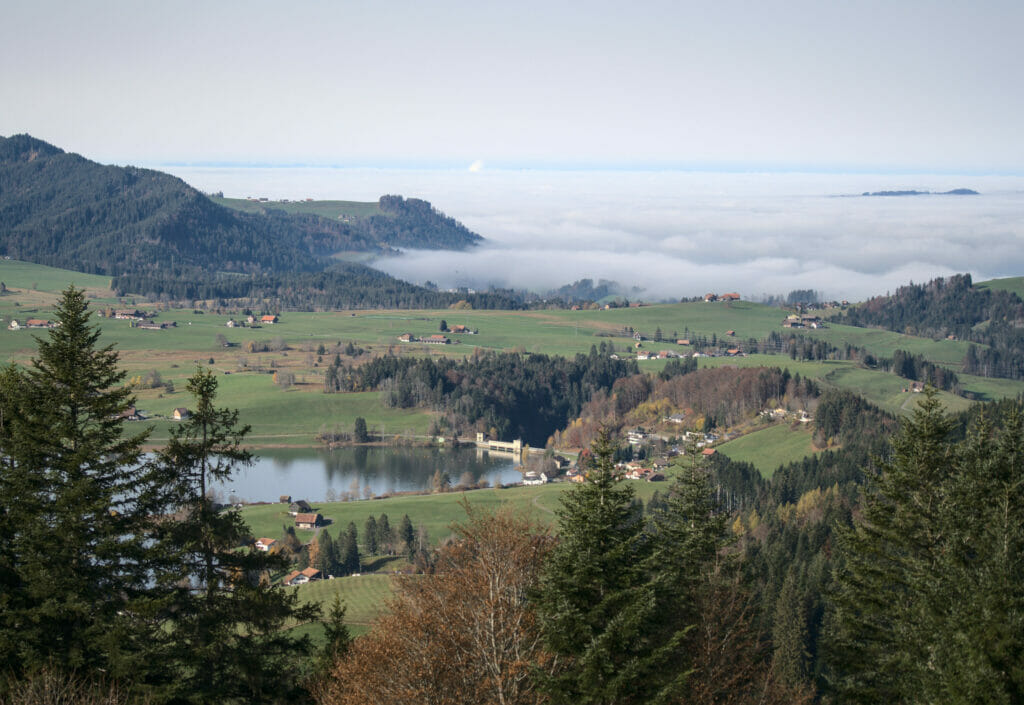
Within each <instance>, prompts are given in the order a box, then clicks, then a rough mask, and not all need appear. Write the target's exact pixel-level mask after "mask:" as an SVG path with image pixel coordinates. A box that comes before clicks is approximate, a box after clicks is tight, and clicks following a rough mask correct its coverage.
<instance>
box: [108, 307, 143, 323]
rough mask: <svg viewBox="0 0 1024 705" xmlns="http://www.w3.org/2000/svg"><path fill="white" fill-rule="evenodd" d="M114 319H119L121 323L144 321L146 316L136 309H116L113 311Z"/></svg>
mask: <svg viewBox="0 0 1024 705" xmlns="http://www.w3.org/2000/svg"><path fill="white" fill-rule="evenodd" d="M114 318H119V319H121V320H122V321H144V320H146V314H144V313H143V312H142V311H139V310H138V309H134V308H132V309H125V308H122V309H118V310H117V311H114Z"/></svg>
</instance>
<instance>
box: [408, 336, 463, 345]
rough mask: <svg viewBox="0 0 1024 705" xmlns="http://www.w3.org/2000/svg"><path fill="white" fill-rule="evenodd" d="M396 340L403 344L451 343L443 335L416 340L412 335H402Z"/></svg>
mask: <svg viewBox="0 0 1024 705" xmlns="http://www.w3.org/2000/svg"><path fill="white" fill-rule="evenodd" d="M398 340H399V341H401V342H403V343H428V344H430V345H449V344H450V343H451V342H452V341H451V340H450V339H449V338H448V337H447V336H445V335H441V334H440V333H435V334H434V335H428V336H426V337H423V338H417V337H416V336H414V335H413V334H412V333H402V334H401V335H400V336H398Z"/></svg>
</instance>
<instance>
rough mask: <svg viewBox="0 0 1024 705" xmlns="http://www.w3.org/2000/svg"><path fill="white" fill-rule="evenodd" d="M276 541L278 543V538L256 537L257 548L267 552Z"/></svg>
mask: <svg viewBox="0 0 1024 705" xmlns="http://www.w3.org/2000/svg"><path fill="white" fill-rule="evenodd" d="M275 543H277V539H256V550H257V551H263V552H264V553H266V552H267V551H269V550H270V549H271V548H273V547H274V544H275Z"/></svg>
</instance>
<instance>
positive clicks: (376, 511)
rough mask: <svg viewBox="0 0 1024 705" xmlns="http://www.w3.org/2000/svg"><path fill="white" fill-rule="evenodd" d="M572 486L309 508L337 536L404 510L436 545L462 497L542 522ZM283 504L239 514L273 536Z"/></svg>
mask: <svg viewBox="0 0 1024 705" xmlns="http://www.w3.org/2000/svg"><path fill="white" fill-rule="evenodd" d="M626 482H629V483H630V484H631V485H632V486H633V489H634V491H635V492H636V496H637V497H639V498H641V499H642V500H644V501H645V502H646V501H647V500H648V499H650V498H651V495H653V494H654V491H655V490H657V489H660V490H661V491H662V492H664V491H665V490H666V488H667V486H668V483H665V482H643V481H639V480H627V481H626ZM570 487H572V483H569V482H553V483H549V484H547V485H541V486H539V487H510V488H507V489H485V490H471V491H468V492H444V493H441V494H430V495H396V496H393V497H387V498H385V499H370V500H358V501H353V502H314V503H313V508H314V509H315V510H316V511H318V512H320V513H321V514H322V515H323V516H324V517H325V518H327V519H330V520H331V524H330V526H328V527H327V528H326V530H327V531H329V532H330V534H331V536H332V537H334V538H337V536H338V533H339V532H341V531H344V530H345V527H347V526H348V524H349V522H355V525H356V528H357V529H358V530H359V532H360V534H362V531H363V525H364V524H365V523H366V518H367V517H368V516H370V515H371V514H372V515H373V516H374V517H379V516H380V515H381V514H387V515H388V521H389V522H390V524H391V526H393V527H395V528H397V527H398V525H399V524H400V523H401V521H402V516H403V515H405V514H408V515H409V519H410V520H411V521H412V523H413V525H415V526H417V527H418V526H420V525H422V526H424V527H425V528H426V529H427V535H428V536H429V537H430V542H431V544H434V545H437V544H438V543H439V542H440V541H441V540H442V539H444V538H445V537H447V536H449V535H450V534H451V526H452V524H456V523H460V522H463V521H465V520H466V512H465V510H464V509H463V507H462V501H463V500H467V501H468V502H469V503H470V505H471V506H473V507H479V508H481V509H494V508H497V507H498V506H502V505H505V504H509V505H511V506H513V507H514V508H516V509H518V510H521V511H523V512H524V513H526V514H527V515H528V516H530V517H532V518H534V519H536V520H538V521H541V522H544V523H550V524H554V523H555V511H556V510H557V509H558V506H559V497H560V496H561V494H562V492H564V491H566V490H567V489H569V488H570ZM287 509H288V507H287V506H285V505H284V504H261V505H250V506H247V507H245V508H244V509H243V510H242V516H243V517H244V518H245V521H246V522H247V523H248V524H249V528H250V530H251V531H252V534H253V536H267V537H271V538H276V537H279V536H281V534H282V525H291V524H292V523H294V520H293V519H292V517H291V516H290V515H289V514H288V512H287ZM296 534H297V535H298V536H299V538H300V539H301V540H302V541H309V540H310V539H311V538H312V536H313V532H312V531H308V530H303V531H296Z"/></svg>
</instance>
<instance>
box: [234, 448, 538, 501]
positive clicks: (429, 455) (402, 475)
mask: <svg viewBox="0 0 1024 705" xmlns="http://www.w3.org/2000/svg"><path fill="white" fill-rule="evenodd" d="M518 467H519V463H518V462H517V461H516V459H514V458H513V457H512V456H511V455H503V454H500V453H488V452H486V451H478V450H477V449H476V448H392V447H375V446H357V447H349V448H337V449H334V450H321V449H314V448H302V449H295V448H287V449H266V450H260V451H259V456H258V457H257V458H256V461H255V462H254V463H253V464H252V466H250V467H248V468H243V469H240V470H238V471H237V472H236V473H235V477H234V478H233V480H232V481H231V482H228V483H221V484H219V485H215V493H217V494H218V497H217V498H218V499H219V500H221V501H234V499H233V498H237V500H241V501H245V502H276V501H277V499H278V497H279V496H281V495H291V496H292V498H294V499H307V500H310V501H313V502H320V501H329V500H331V499H338V500H341V499H346V498H357V497H365V496H367V495H371V496H372V495H380V494H384V493H392V492H415V491H420V490H427V489H430V487H431V479H432V477H433V475H434V473H435V471H437V470H441V471H442V472H446V473H448V476H449V478H451V483H452V484H453V485H455V484H459V483H460V481H470V480H471V481H472V482H473V483H477V482H481V481H486V482H488V483H490V484H491V485H492V486H493V485H497V484H508V483H512V482H520V481H521V480H522V474H521V473H520V472H519V470H518V469H517V468H518Z"/></svg>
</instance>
